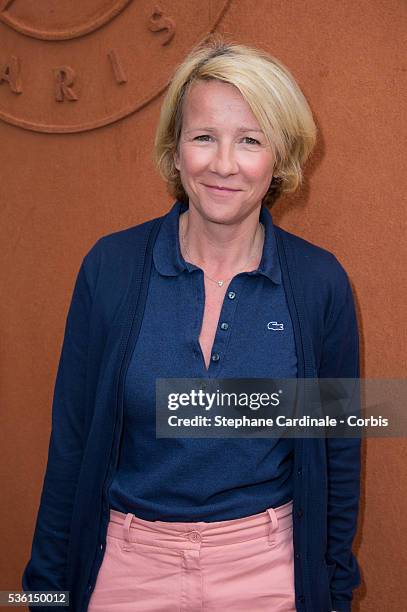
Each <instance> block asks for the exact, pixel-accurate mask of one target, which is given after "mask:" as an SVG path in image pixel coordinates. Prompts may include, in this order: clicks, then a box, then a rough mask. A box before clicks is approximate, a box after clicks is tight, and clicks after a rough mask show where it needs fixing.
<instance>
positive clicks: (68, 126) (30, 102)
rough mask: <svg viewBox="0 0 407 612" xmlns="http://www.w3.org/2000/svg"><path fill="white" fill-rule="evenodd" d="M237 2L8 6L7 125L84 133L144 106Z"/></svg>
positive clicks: (89, 0) (0, 59) (48, 0)
mask: <svg viewBox="0 0 407 612" xmlns="http://www.w3.org/2000/svg"><path fill="white" fill-rule="evenodd" d="M229 2H230V0H207V1H206V2H199V1H195V0H188V2H185V1H184V0H180V1H172V2H171V1H166V2H165V1H164V0H163V1H161V2H160V3H159V4H157V3H156V2H151V1H148V0H81V2H80V4H79V3H74V2H66V0H41V2H38V0H0V37H1V40H2V45H1V48H0V119H2V120H3V121H6V122H7V123H11V124H13V125H16V126H19V127H22V128H25V129H28V130H34V131H38V132H52V133H63V132H82V131H86V130H91V129H95V128H98V127H101V126H105V125H108V124H110V123H113V122H114V121H117V120H119V119H122V118H123V117H126V116H128V115H130V114H132V113H134V112H136V111H137V110H139V109H141V108H142V107H144V106H145V105H146V104H148V103H149V102H150V101H151V100H153V99H154V98H156V97H157V96H159V95H160V94H161V93H162V92H163V91H164V90H165V88H166V87H167V85H168V82H169V80H170V78H171V75H172V72H173V70H174V68H175V66H176V65H177V64H178V63H180V62H181V61H182V59H183V58H184V57H185V55H186V54H187V53H188V51H189V50H190V49H191V48H192V47H193V46H194V45H195V44H196V43H197V42H199V41H200V40H202V39H204V38H205V36H207V35H208V34H209V33H210V32H213V30H214V29H215V28H216V27H217V25H218V24H219V21H220V20H221V18H222V17H223V15H224V13H225V11H226V9H227V7H228V4H229Z"/></svg>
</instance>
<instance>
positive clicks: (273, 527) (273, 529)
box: [267, 508, 278, 546]
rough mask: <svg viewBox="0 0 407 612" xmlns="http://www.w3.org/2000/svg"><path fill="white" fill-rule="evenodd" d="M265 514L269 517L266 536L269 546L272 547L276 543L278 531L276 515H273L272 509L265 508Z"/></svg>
mask: <svg viewBox="0 0 407 612" xmlns="http://www.w3.org/2000/svg"><path fill="white" fill-rule="evenodd" d="M267 512H268V515H269V517H270V524H269V535H268V541H269V546H274V545H275V543H276V539H277V531H278V519H277V514H276V513H275V511H274V509H273V508H267Z"/></svg>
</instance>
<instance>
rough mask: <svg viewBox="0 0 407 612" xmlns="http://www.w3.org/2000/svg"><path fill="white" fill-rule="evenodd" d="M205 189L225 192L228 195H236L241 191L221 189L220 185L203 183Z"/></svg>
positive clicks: (227, 188)
mask: <svg viewBox="0 0 407 612" xmlns="http://www.w3.org/2000/svg"><path fill="white" fill-rule="evenodd" d="M202 184H203V186H204V187H207V188H208V189H211V190H212V191H218V192H221V191H224V192H226V193H235V192H237V191H241V189H231V188H230V187H221V186H219V185H206V184H205V183H202Z"/></svg>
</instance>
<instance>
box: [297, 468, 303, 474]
mask: <svg viewBox="0 0 407 612" xmlns="http://www.w3.org/2000/svg"><path fill="white" fill-rule="evenodd" d="M297 474H298V476H302V468H298V470H297Z"/></svg>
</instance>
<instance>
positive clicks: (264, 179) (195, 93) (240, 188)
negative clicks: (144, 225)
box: [174, 80, 275, 223]
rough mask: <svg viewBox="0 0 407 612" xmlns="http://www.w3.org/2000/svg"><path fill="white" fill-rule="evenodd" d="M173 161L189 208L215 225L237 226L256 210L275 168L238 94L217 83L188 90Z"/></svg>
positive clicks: (251, 114) (213, 81) (233, 88)
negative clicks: (186, 195)
mask: <svg viewBox="0 0 407 612" xmlns="http://www.w3.org/2000/svg"><path fill="white" fill-rule="evenodd" d="M174 159H175V165H176V168H177V169H178V170H179V172H180V176H181V181H182V184H183V187H184V189H185V191H186V192H187V194H188V196H189V205H190V206H193V207H195V208H196V209H197V210H198V211H199V212H200V214H201V215H203V216H204V217H205V218H206V219H207V220H211V221H214V222H219V223H235V222H237V221H239V220H242V219H244V218H246V217H247V216H248V215H249V214H250V213H251V212H253V211H254V210H255V209H257V208H259V207H260V205H261V201H262V199H263V197H264V195H265V194H266V192H267V190H268V188H269V186H270V183H271V180H272V177H273V169H274V163H275V158H274V155H273V152H272V150H271V148H270V146H269V145H268V143H267V140H266V137H265V135H264V133H263V132H262V130H261V128H260V126H259V124H258V122H257V120H256V118H255V117H254V115H253V113H252V111H251V109H250V107H249V105H248V104H247V102H246V101H245V100H244V99H243V97H242V95H241V93H240V92H239V90H238V89H237V88H236V87H234V86H233V85H230V84H229V83H223V82H222V81H217V80H212V81H206V82H205V81H198V82H197V83H195V84H194V85H193V86H192V87H191V89H190V90H189V93H188V95H187V97H186V99H185V100H184V106H183V120H182V129H181V135H180V141H179V146H178V151H177V152H176V154H175V156H174Z"/></svg>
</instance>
